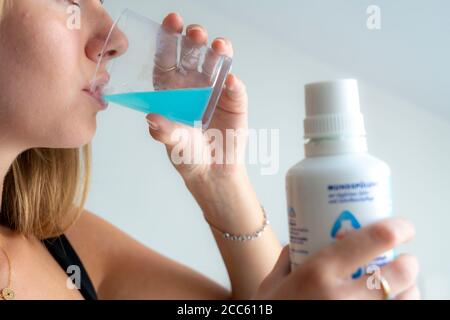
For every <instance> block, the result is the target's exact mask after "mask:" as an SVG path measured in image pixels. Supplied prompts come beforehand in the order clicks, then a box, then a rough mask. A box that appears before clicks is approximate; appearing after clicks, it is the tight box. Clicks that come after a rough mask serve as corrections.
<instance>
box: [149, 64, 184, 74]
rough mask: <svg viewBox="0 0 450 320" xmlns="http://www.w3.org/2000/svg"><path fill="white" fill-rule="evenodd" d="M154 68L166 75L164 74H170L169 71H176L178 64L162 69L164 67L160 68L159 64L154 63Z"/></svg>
mask: <svg viewBox="0 0 450 320" xmlns="http://www.w3.org/2000/svg"><path fill="white" fill-rule="evenodd" d="M155 67H156V68H158V69H159V70H160V71H162V72H163V73H166V72H170V71H174V70H177V69H178V64H175V65H173V66H171V67H168V68H164V67H161V66H160V65H159V64H157V63H156V62H155Z"/></svg>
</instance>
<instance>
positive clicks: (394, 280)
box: [345, 254, 420, 299]
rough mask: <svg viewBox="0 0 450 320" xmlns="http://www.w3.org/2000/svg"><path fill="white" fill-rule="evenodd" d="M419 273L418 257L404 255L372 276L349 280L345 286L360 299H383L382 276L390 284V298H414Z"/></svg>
mask: <svg viewBox="0 0 450 320" xmlns="http://www.w3.org/2000/svg"><path fill="white" fill-rule="evenodd" d="M418 273H419V264H418V262H417V259H416V257H415V256H413V255H409V254H403V255H400V256H399V257H398V258H397V259H395V260H394V261H393V262H391V263H389V264H387V265H385V266H383V267H382V268H381V269H379V270H378V271H375V272H374V273H373V274H371V275H366V276H364V277H362V278H361V279H358V280H349V282H348V284H347V285H345V286H347V287H348V289H347V291H348V292H351V293H352V295H354V297H358V299H383V298H385V293H384V291H383V288H382V285H381V282H380V276H381V277H383V278H384V279H386V281H387V282H388V284H389V287H390V289H391V292H390V296H392V297H396V298H409V297H411V298H413V297H415V296H417V292H416V291H415V290H414V287H415V283H416V279H417V275H418ZM419 297H420V295H419Z"/></svg>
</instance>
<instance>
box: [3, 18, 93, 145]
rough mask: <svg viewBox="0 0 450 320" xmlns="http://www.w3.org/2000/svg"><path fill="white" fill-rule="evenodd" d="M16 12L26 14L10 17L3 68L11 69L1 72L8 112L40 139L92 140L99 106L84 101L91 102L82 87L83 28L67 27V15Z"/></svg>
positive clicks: (12, 119) (22, 130)
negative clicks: (96, 111)
mask: <svg viewBox="0 0 450 320" xmlns="http://www.w3.org/2000/svg"><path fill="white" fill-rule="evenodd" d="M16 16H18V17H20V18H21V19H17V20H13V19H10V20H8V21H5V22H6V23H5V25H4V30H2V33H4V31H5V30H8V29H9V30H14V31H13V32H6V33H7V37H5V41H2V42H3V43H2V52H1V53H0V58H1V60H0V68H1V69H2V70H5V71H6V72H4V73H3V72H2V74H3V75H0V90H1V92H0V93H1V94H2V98H0V99H1V100H0V103H1V105H2V109H3V110H2V112H3V114H8V117H9V120H10V123H11V122H12V123H14V124H17V126H15V127H16V128H18V129H19V128H20V134H22V135H24V136H28V137H31V136H33V137H35V139H36V140H39V141H35V143H37V144H41V145H42V144H48V145H46V146H47V147H51V146H55V147H76V146H77V145H78V144H79V143H82V144H83V143H87V142H88V141H85V140H88V139H89V137H92V135H93V132H95V112H94V111H93V110H88V108H87V106H86V105H80V104H82V102H83V101H84V103H86V100H85V97H83V95H82V92H81V88H82V86H83V85H82V83H84V82H85V81H86V80H87V79H83V78H82V75H81V72H80V63H81V61H82V58H83V55H84V47H83V46H82V41H81V39H80V32H78V31H72V30H69V29H68V28H67V27H66V25H65V16H61V17H56V18H55V17H49V16H45V15H42V14H39V15H35V16H33V15H31V14H29V13H28V12H23V13H22V14H20V15H16ZM5 62H7V63H5ZM5 75H14V77H11V76H5ZM5 109H6V110H5Z"/></svg>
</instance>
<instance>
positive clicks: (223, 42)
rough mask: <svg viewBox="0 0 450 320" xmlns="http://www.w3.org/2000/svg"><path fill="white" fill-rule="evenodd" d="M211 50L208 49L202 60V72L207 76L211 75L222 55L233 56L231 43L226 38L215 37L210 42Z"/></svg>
mask: <svg viewBox="0 0 450 320" xmlns="http://www.w3.org/2000/svg"><path fill="white" fill-rule="evenodd" d="M211 48H212V50H208V52H207V53H206V56H205V61H204V62H203V66H202V72H203V73H204V74H205V75H207V76H213V75H214V73H215V70H216V68H217V63H218V62H219V61H220V59H221V57H222V56H227V57H230V58H232V57H233V54H234V52H233V45H232V44H231V41H230V40H228V39H226V38H217V39H215V40H214V41H213V43H212V44H211Z"/></svg>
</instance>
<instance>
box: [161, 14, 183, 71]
mask: <svg viewBox="0 0 450 320" xmlns="http://www.w3.org/2000/svg"><path fill="white" fill-rule="evenodd" d="M181 32H183V20H182V18H181V16H180V15H179V14H177V13H171V14H169V15H167V16H166V17H165V18H164V21H163V23H162V29H161V30H160V32H159V34H158V40H157V44H156V54H155V65H156V66H157V67H158V68H160V69H162V70H164V69H170V68H172V67H173V66H175V65H177V62H178V57H177V47H178V35H179V34H181Z"/></svg>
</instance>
